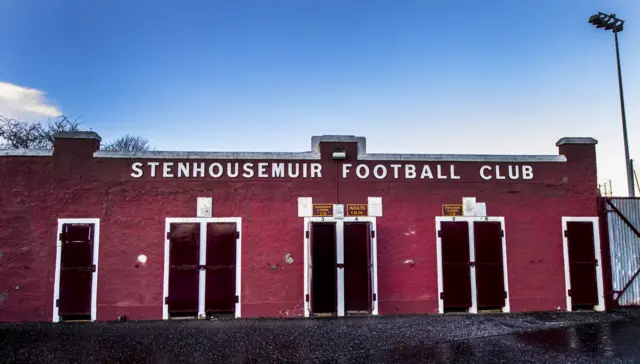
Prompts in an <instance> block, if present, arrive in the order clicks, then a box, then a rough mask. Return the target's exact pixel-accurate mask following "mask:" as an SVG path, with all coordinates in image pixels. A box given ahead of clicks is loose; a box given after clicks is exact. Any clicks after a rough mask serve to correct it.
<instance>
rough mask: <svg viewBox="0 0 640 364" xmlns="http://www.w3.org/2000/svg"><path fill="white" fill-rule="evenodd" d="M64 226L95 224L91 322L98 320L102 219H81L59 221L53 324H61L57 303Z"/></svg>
mask: <svg viewBox="0 0 640 364" xmlns="http://www.w3.org/2000/svg"><path fill="white" fill-rule="evenodd" d="M64 224H93V264H94V265H95V266H96V271H95V272H93V276H92V279H91V321H96V319H97V312H98V310H97V304H98V302H97V299H98V267H99V266H98V252H99V247H100V219H98V218H80V219H58V234H56V270H55V277H54V283H53V322H59V321H60V317H59V316H58V305H56V301H57V300H58V299H59V298H60V269H61V268H62V241H60V234H62V228H63V226H64Z"/></svg>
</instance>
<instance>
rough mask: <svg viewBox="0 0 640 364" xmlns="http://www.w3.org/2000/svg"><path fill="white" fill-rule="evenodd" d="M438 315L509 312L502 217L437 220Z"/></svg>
mask: <svg viewBox="0 0 640 364" xmlns="http://www.w3.org/2000/svg"><path fill="white" fill-rule="evenodd" d="M436 232H437V240H436V250H437V260H438V291H439V293H438V294H439V297H438V311H439V312H440V313H448V312H469V313H477V312H478V311H479V310H480V311H494V310H498V311H502V312H509V311H510V304H509V299H508V291H509V283H508V278H507V277H508V276H507V256H506V240H505V236H504V235H505V234H504V218H502V217H457V216H456V217H436Z"/></svg>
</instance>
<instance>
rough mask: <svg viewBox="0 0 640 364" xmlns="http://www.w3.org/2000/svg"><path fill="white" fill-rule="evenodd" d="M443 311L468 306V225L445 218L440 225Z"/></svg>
mask: <svg viewBox="0 0 640 364" xmlns="http://www.w3.org/2000/svg"><path fill="white" fill-rule="evenodd" d="M439 234H440V238H441V241H442V283H443V291H442V292H441V294H442V295H443V296H444V312H445V313H448V312H467V311H468V310H469V308H471V271H470V266H469V262H470V259H469V257H470V255H469V225H468V223H467V222H466V221H451V222H449V221H447V222H442V223H441V225H440V232H439Z"/></svg>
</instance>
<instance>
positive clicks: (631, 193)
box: [613, 27, 635, 197]
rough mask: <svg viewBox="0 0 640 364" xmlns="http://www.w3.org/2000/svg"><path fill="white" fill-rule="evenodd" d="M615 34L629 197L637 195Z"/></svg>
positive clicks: (614, 32)
mask: <svg viewBox="0 0 640 364" xmlns="http://www.w3.org/2000/svg"><path fill="white" fill-rule="evenodd" d="M613 36H614V38H615V40H616V60H617V62H618V87H619V89H620V111H621V113H622V133H623V135H624V156H625V164H626V165H627V187H628V189H629V197H635V188H634V186H633V171H632V170H631V161H630V157H629V140H628V139H627V116H626V112H625V110H624V93H623V92H622V71H621V69H620V50H619V49H618V31H617V30H616V27H614V28H613Z"/></svg>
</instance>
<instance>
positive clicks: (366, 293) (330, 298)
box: [304, 217, 378, 317]
mask: <svg viewBox="0 0 640 364" xmlns="http://www.w3.org/2000/svg"><path fill="white" fill-rule="evenodd" d="M304 244H305V245H304V247H305V271H304V281H305V283H304V293H305V296H304V311H305V317H310V316H345V315H377V314H378V305H377V301H378V300H377V259H376V237H375V217H358V218H355V217H347V218H343V219H334V218H333V217H318V218H315V217H314V218H305V243H304Z"/></svg>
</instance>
